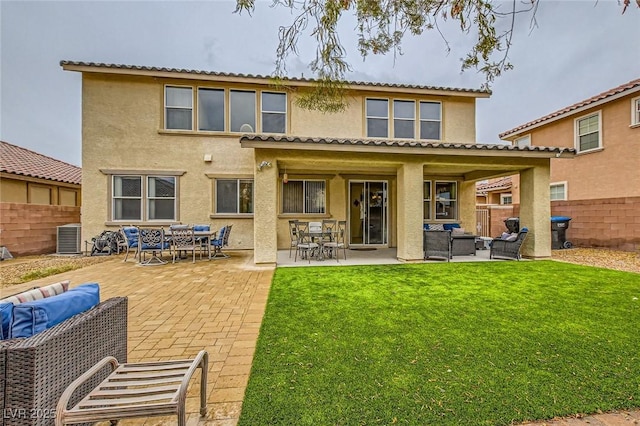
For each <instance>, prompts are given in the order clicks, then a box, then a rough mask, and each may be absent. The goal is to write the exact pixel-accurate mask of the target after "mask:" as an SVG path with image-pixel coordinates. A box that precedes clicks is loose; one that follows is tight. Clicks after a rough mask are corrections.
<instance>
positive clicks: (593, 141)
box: [576, 112, 601, 152]
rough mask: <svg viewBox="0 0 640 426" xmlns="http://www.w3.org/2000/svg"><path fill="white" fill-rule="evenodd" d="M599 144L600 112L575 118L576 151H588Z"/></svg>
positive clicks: (598, 146)
mask: <svg viewBox="0 0 640 426" xmlns="http://www.w3.org/2000/svg"><path fill="white" fill-rule="evenodd" d="M600 146H601V134H600V112H597V113H595V114H591V115H588V116H585V117H580V118H578V119H576V149H577V151H578V152H585V151H590V150H593V149H597V148H600Z"/></svg>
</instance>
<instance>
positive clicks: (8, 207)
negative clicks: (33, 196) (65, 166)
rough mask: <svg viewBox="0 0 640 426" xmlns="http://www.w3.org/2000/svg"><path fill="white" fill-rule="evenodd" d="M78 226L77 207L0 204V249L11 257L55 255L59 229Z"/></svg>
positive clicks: (78, 215)
mask: <svg viewBox="0 0 640 426" xmlns="http://www.w3.org/2000/svg"><path fill="white" fill-rule="evenodd" d="M68 223H80V207H74V206H52V205H44V204H23V203H0V246H4V247H6V248H7V249H9V251H10V252H11V254H12V255H13V256H14V257H15V256H25V255H33V254H51V253H55V252H56V238H57V236H56V231H57V227H58V226H60V225H66V224H68Z"/></svg>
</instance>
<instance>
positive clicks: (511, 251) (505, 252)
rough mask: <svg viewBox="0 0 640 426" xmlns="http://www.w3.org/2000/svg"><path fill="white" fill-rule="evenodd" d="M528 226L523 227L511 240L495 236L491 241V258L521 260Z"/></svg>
mask: <svg viewBox="0 0 640 426" xmlns="http://www.w3.org/2000/svg"><path fill="white" fill-rule="evenodd" d="M527 232H528V230H527V228H522V229H521V230H520V232H518V235H517V237H516V238H515V239H514V240H512V241H510V240H506V239H502V238H494V239H493V240H492V241H491V252H490V253H489V258H490V259H494V258H496V257H500V258H506V259H515V260H520V258H521V257H522V256H521V255H520V248H521V247H522V243H523V242H524V240H525V238H527Z"/></svg>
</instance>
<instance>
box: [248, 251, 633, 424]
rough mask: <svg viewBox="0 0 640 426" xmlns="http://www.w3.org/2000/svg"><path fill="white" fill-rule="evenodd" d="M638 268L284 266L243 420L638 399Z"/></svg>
mask: <svg viewBox="0 0 640 426" xmlns="http://www.w3.org/2000/svg"><path fill="white" fill-rule="evenodd" d="M639 299H640V274H633V273H627V272H618V271H612V270H607V269H600V268H592V267H587V266H578V265H571V264H565V263H558V262H553V261H537V262H486V263H442V264H414V265H384V266H352V267H316V268H314V267H308V268H279V269H277V270H276V273H275V276H274V281H273V284H272V287H271V294H270V296H269V301H268V304H267V310H266V313H265V316H264V320H263V324H262V328H261V331H260V337H259V339H258V345H257V349H256V355H255V359H254V363H253V369H252V371H251V377H250V380H249V385H248V388H247V392H246V396H245V400H244V403H243V407H242V414H241V418H240V425H246V426H249V425H250V426H256V425H296V426H298V425H314V426H318V425H370V424H411V425H427V424H438V425H447V424H450V425H508V424H510V423H512V422H522V421H525V420H533V419H546V418H551V417H554V416H562V415H570V414H575V413H593V412H597V411H598V410H602V411H608V410H613V409H622V408H631V407H639V406H640V300H639Z"/></svg>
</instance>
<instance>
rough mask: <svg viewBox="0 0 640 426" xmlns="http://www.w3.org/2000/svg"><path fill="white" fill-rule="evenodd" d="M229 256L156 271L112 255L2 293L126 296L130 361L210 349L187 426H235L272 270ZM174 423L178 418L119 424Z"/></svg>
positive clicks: (192, 392)
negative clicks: (33, 290) (87, 289)
mask: <svg viewBox="0 0 640 426" xmlns="http://www.w3.org/2000/svg"><path fill="white" fill-rule="evenodd" d="M231 254H232V257H231V258H229V259H225V260H217V261H206V260H203V261H196V263H195V264H194V263H191V262H190V261H181V262H178V263H176V264H171V263H169V264H166V265H159V266H139V265H137V264H136V263H135V262H133V261H131V260H129V261H128V262H126V263H123V262H122V257H121V256H119V257H115V256H114V258H113V260H109V261H106V262H104V263H100V264H97V265H92V266H88V267H85V268H82V269H78V270H75V271H69V272H65V273H62V274H59V275H55V276H50V277H47V278H42V279H39V280H35V281H30V282H28V283H23V284H20V285H16V286H13V287H10V288H5V289H3V293H6V294H12V293H15V292H18V291H20V290H22V289H26V288H30V287H34V286H41V285H45V284H48V283H52V282H56V281H59V280H62V279H69V280H71V287H75V286H76V285H79V284H82V283H85V282H97V283H99V284H100V293H101V294H100V298H101V300H106V299H109V298H111V297H114V296H128V298H129V316H128V336H129V338H128V361H130V362H131V361H153V360H166V359H180V358H189V357H193V356H195V355H196V354H197V353H198V352H199V351H200V350H202V349H205V350H207V351H208V352H209V371H208V374H209V377H208V382H209V383H208V387H207V393H208V395H207V401H208V405H207V408H208V414H207V417H206V419H201V418H200V416H199V413H198V409H199V399H198V398H199V395H198V392H199V386H198V385H197V384H198V383H199V374H196V375H195V376H197V377H194V379H193V381H192V383H191V385H190V387H189V393H188V397H187V412H188V418H187V423H188V424H190V425H191V424H193V425H195V424H206V425H216V426H217V425H220V426H223V425H224V426H228V425H235V424H236V423H237V421H238V417H239V414H240V408H241V405H242V398H243V396H244V391H245V388H246V385H247V382H248V379H249V373H250V370H251V362H252V359H253V353H254V351H255V346H256V340H257V337H258V333H259V331H260V323H261V321H262V316H263V314H264V309H265V306H266V301H267V297H268V293H269V286H270V285H271V279H272V276H273V271H274V268H273V267H266V266H265V267H260V266H255V265H254V264H253V252H252V251H237V252H231ZM96 338H97V339H99V338H100V336H96ZM175 423H176V419H175V417H152V418H149V419H146V420H127V421H122V422H120V424H122V425H162V424H165V425H172V424H175Z"/></svg>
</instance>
